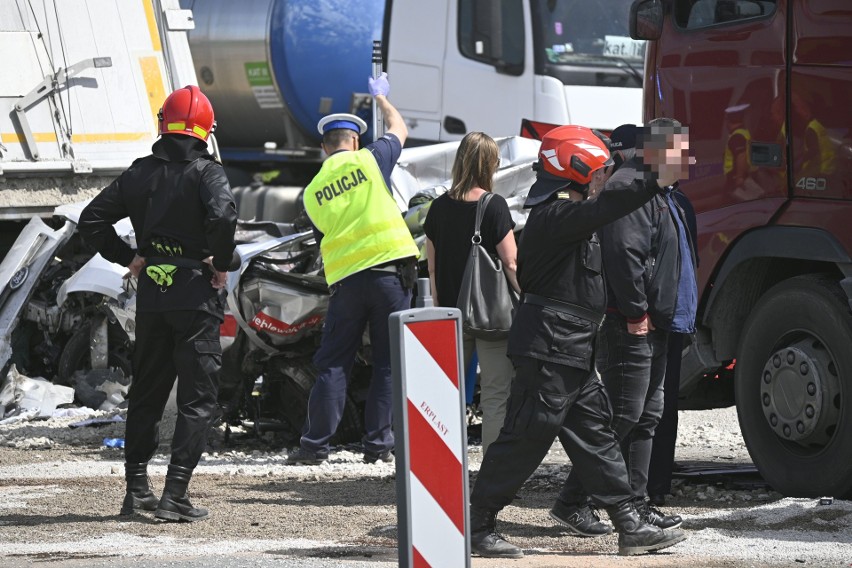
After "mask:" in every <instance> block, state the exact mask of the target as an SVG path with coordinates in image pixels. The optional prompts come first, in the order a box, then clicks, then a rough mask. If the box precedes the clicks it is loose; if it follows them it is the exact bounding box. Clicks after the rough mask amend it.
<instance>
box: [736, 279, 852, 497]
mask: <svg viewBox="0 0 852 568" xmlns="http://www.w3.org/2000/svg"><path fill="white" fill-rule="evenodd" d="M851 346H852V316H850V313H849V302H848V300H847V298H846V296H845V294H844V293H843V292H842V290H841V289H840V286H839V285H838V284H837V283H836V282H834V281H832V280H831V279H830V278H829V277H826V276H819V275H807V276H798V277H795V278H790V279H789V280H785V281H783V282H781V283H779V284H777V285H776V286H774V287H773V288H771V289H770V290H769V291H768V292H767V293H766V294H765V295H764V296H763V297H762V298H761V299H760V301H759V302H758V303H757V305H756V306H755V308H754V310H753V311H752V313H751V314H750V315H749V317H748V319H747V321H746V324H745V327H744V329H743V333H742V339H741V342H740V348H739V352H738V356H737V364H736V367H735V379H734V383H735V393H736V401H737V414H738V416H739V422H740V427H741V428H742V433H743V438H744V439H745V443H746V446H747V447H748V451H749V453H750V454H751V457H752V459H753V460H754V462H755V465H756V466H757V468H758V470H760V473H761V474H762V475H763V477H764V479H765V480H766V481H767V482H768V483H769V484H770V485H771V486H772V487H773V488H774V489H775V490H776V491H778V492H780V493H782V494H784V495H788V496H793V497H818V496H821V495H831V496H835V497H841V498H842V497H845V498H848V497H852V347H851Z"/></svg>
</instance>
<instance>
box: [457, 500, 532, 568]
mask: <svg viewBox="0 0 852 568" xmlns="http://www.w3.org/2000/svg"><path fill="white" fill-rule="evenodd" d="M470 551H471V552H473V553H474V554H478V555H480V556H484V557H486V558H523V557H524V553H523V551H521V549H520V548H518V547H517V546H515V545H514V544H511V543H509V542H506V539H504V538H503V536H502V535H500V534H498V533H497V511H487V510H485V509H480V508H479V507H474V506H473V505H471V507H470Z"/></svg>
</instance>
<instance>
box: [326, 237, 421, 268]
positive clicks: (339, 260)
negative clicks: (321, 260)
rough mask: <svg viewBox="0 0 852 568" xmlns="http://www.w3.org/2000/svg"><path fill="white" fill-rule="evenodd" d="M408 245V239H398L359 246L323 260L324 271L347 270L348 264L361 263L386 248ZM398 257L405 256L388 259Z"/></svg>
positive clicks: (399, 247)
mask: <svg viewBox="0 0 852 568" xmlns="http://www.w3.org/2000/svg"><path fill="white" fill-rule="evenodd" d="M410 245H411V241H410V240H409V239H398V240H396V241H386V242H383V243H378V244H375V245H372V246H368V247H361V248H360V249H358V250H357V251H355V252H352V253H351V254H349V255H347V256H339V257H334V258H332V259H331V260H327V261H325V271H326V273H337V272H347V268H349V267H350V266H358V265H359V264H361V263H363V262H365V261H367V260H369V259H370V258H373V257H375V256H376V255H379V254H381V253H383V252H385V251H387V250H393V249H406V248H407V247H409V246H410ZM414 250H415V252H416V251H417V249H416V248H415V249H414ZM406 256H412V255H406ZM398 258H405V257H404V256H400V257H397V258H392V259H389V261H390V260H397V259H398ZM373 266H375V265H373ZM366 268H369V267H365V268H362V269H361V270H365V269H366ZM359 272H360V270H359Z"/></svg>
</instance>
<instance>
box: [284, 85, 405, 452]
mask: <svg viewBox="0 0 852 568" xmlns="http://www.w3.org/2000/svg"><path fill="white" fill-rule="evenodd" d="M369 87H370V94H372V95H373V97H374V98H375V101H376V104H377V105H378V107H379V109H381V111H382V115H383V116H384V118H385V121H386V125H387V129H386V134H385V135H384V136H382V137H381V138H379V139H378V140H376V141H375V142H374V143H372V144H369V145H367V146H366V147H365V148H363V149H359V138H358V137H359V135H360V134H364V132H366V130H367V125H366V123H365V122H364V121H363V120H361V119H360V118H358V117H357V116H354V115H351V114H333V115H330V116H327V117H325V118H323V119H322V120H320V122H319V125H318V129H319V131H320V133H321V134H322V135H323V141H322V148H323V150H324V151H325V153H326V154H328V158H327V159H326V160H325V162H323V165H322V168H321V169H320V172H319V173H318V174H317V176H316V177H315V178H314V179H313V181H312V182H311V183H310V185H308V187H307V188H305V193H304V203H305V210H306V212H307V214H308V216H309V217H310V219H311V222H312V223H313V225H314V227H315V231H316V233H317V238H318V240H319V241H320V250H321V252H322V257H323V263H324V266H325V277H326V281H327V282H328V285H329V292H330V294H331V299H330V301H329V306H328V313H327V314H326V318H325V323H324V324H323V331H322V340H321V344H320V348H319V350H318V351H317V352H316V354H315V356H314V364H315V365H316V367H317V370H318V371H319V375H318V377H317V381H316V383H315V384H314V387H313V389H312V390H311V394H310V398H309V399H308V413H307V417H306V419H305V424H304V427H303V428H302V438H301V441H300V447H299V448H298V449H297V450H295V451H294V452H292V453H291V454H290V455H289V456H288V458H287V461H288V463H291V464H318V463H321V462H323V461H325V460H326V459H327V458H328V447H329V440H330V439H331V437H332V436H333V435H334V433H335V431H336V430H337V427H338V425H339V424H340V419H341V418H342V416H343V408H344V405H345V402H346V387H347V383H348V381H349V373H350V372H351V370H352V365H353V363H354V361H355V355H356V353H357V351H358V347H359V346H360V344H361V337H362V335H363V333H364V328H365V326H366V325H367V324H368V323H369V326H370V346H371V349H372V358H373V360H372V363H373V376H372V379H371V382H370V387H369V390H368V393H367V405H366V410H365V420H364V426H365V433H364V438H363V445H364V461H365V462H367V463H375V462H377V461H383V462H390V461H392V460H393V455H392V453H391V452H392V451H393V448H394V440H393V431H392V415H391V413H392V405H393V400H392V383H391V372H390V338H389V333H390V332H389V329H388V316H389V315H390V314H391V313H392V312H396V311H399V310H403V309H407V308H409V307H410V306H411V290H412V288H413V286H414V279H415V261H416V258H417V256H418V251H417V247H416V245H415V244H414V240H413V239H412V237H411V234H410V232H409V231H408V229H407V227H406V225H405V222H404V221H403V218H402V215H401V214H400V210H399V207H398V206H397V204H396V201H395V200H394V198H393V196H392V195H391V194H390V190H389V189H388V188H389V187H390V175H391V171H392V170H393V167H394V165H395V164H396V161H397V159H398V158H399V154H400V152H401V151H402V145H403V144H404V143H405V138H406V136H407V135H408V129H407V128H406V126H405V122H404V121H403V119H402V116H401V115H400V114H399V112H398V111H397V110H396V109H395V108H394V107H393V105H391V104H390V102H389V101H388V99H387V94H388V91H389V90H390V86H389V84H388V80H387V74H385V73H383V74H382V75H381V76H380V77H378V78H376V79H370V83H369Z"/></svg>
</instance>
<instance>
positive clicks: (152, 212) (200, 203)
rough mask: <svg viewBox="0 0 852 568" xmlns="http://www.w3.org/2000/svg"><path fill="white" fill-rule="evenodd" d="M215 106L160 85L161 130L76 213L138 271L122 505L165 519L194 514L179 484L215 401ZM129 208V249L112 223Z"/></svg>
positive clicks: (191, 91) (219, 233)
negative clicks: (170, 427)
mask: <svg viewBox="0 0 852 568" xmlns="http://www.w3.org/2000/svg"><path fill="white" fill-rule="evenodd" d="M214 125H215V121H214V120H213V107H212V106H211V105H210V101H209V100H207V97H206V96H204V94H203V93H202V92H201V90H200V89H199V88H198V87H196V86H189V87H184V88H183V89H179V90H177V91H175V92H174V93H172V94H171V95H169V97H168V98H167V99H166V101H165V102H164V103H163V108H162V109H161V110H160V128H159V131H160V134H161V135H162V137H161V138H160V140H158V141H157V142H156V143H155V144H154V146H153V148H152V153H151V155H150V156H146V157H144V158H140V159H138V160H136V161H135V162H133V164H132V165H131V166H130V167H129V168H128V169H127V170H126V171H125V172H124V173H123V174H121V175H120V176H119V177H118V178H117V179H116V180H115V181H113V182H112V183H111V184H110V185H108V186H107V187H106V188H105V189H104V190H103V191H102V192H101V193H100V194H99V195H98V196H97V197H95V198H94V199H93V200H92V202H91V203H90V204H89V205H88V206H87V207H86V208H85V209H84V210H83V213H82V214H81V215H80V224H79V227H78V228H79V231H80V234H81V235H82V236H83V238H84V239H85V241H86V242H87V243H88V244H90V245H92V246H93V247H94V248H95V249H96V250H97V251H98V252H99V253H101V255H102V256H103V257H104V258H106V259H107V260H109V261H111V262H115V263H116V264H121V265H124V266H127V267H128V269H129V270H130V273H131V274H132V275H133V276H135V277H138V278H139V285H138V299H137V308H136V346H135V350H134V353H133V382H132V384H131V386H130V393H129V406H128V409H127V428H126V434H125V438H126V442H125V450H124V454H125V462H126V463H125V478H126V481H127V493H126V495H125V498H124V503H123V504H122V507H121V514H123V515H129V514H132V513H133V512H134V511H137V510H147V511H155V513H154V514H155V516H156V517H157V518H160V519H164V520H168V521H197V520H201V519H204V518H206V517H207V510H206V509H201V508H195V507H193V506H192V504H191V503H190V501H189V498H188V497H187V494H186V489H187V486H188V484H189V480H190V477H191V476H192V471H193V469H194V468H195V466H196V465H197V464H198V460H199V459H200V458H201V453H202V452H203V451H204V449H205V447H206V444H207V433H208V430H209V428H210V425H211V421H212V419H213V418H214V413H215V410H216V397H217V390H218V381H219V369H220V368H221V364H222V348H221V346H220V343H219V326H220V324H221V322H222V320H223V319H224V299H223V293H222V288H224V286H225V278H226V275H227V270H228V268H229V265H230V263H231V259H232V255H233V251H234V230H235V228H236V222H237V211H236V206H235V205H234V196H233V194H232V193H231V188H230V185H229V184H228V180H227V178H226V177H225V171H224V169H223V168H222V165H221V164H219V163H218V162H217V161H215V160H214V158H213V157H212V156H211V155H210V154H209V153H208V151H207V143H206V142H205V141H206V140H207V137H208V136H209V134H210V132H211V131H212V130H213V128H214ZM128 216H129V217H130V221H131V223H132V225H133V229H134V231H135V233H136V239H137V249H136V250H134V249H132V248H131V247H130V246H129V245H128V244H127V243H125V242H124V241H123V240H121V239H120V238H119V237H118V235H117V234H116V232H115V230H114V229H113V223H115V222H116V221H118V220H120V219H123V218H124V217H128ZM175 375H177V377H178V389H177V405H178V418H177V424H176V426H175V432H174V438H173V439H172V455H171V462H170V464H169V467H168V472H167V475H166V485H165V489H164V491H163V495H162V498H161V499H159V500H158V499H157V498H156V497H155V496H154V494H153V493H152V492H151V489H150V487H149V485H148V475H147V464H148V460H150V459H151V457H152V456H153V455H154V452H155V451H156V449H157V445H158V443H159V425H160V420H161V419H162V416H163V410H164V408H165V405H166V401H167V400H168V397H169V392H170V391H171V389H172V386H173V385H174V381H175Z"/></svg>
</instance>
